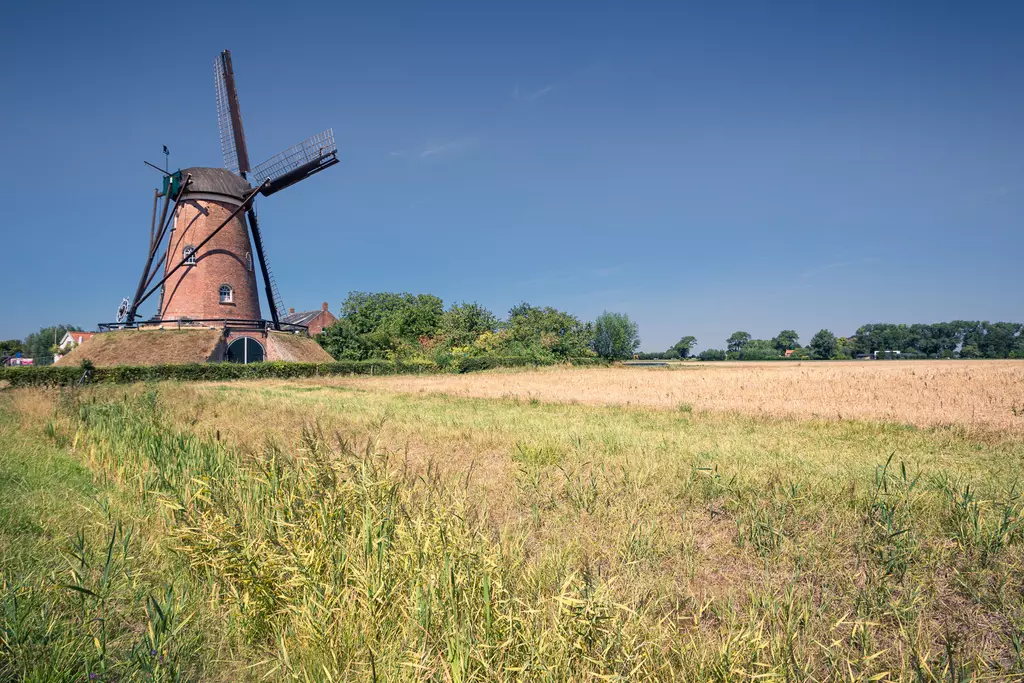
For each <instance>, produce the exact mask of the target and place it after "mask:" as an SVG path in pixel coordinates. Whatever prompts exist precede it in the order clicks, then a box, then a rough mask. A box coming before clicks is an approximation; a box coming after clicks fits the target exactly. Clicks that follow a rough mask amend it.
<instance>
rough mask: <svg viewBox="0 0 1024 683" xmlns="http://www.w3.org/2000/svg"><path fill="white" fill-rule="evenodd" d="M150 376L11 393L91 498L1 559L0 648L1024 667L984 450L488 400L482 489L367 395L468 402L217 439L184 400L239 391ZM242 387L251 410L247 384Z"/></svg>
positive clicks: (823, 673)
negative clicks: (799, 455)
mask: <svg viewBox="0 0 1024 683" xmlns="http://www.w3.org/2000/svg"><path fill="white" fill-rule="evenodd" d="M161 391H162V392H163V393H161V394H158V393H156V392H152V391H147V392H139V391H130V392H127V393H124V394H115V393H114V392H112V391H106V392H99V393H87V394H85V395H84V396H81V397H79V398H75V399H70V400H68V399H63V400H62V402H61V405H60V406H59V407H58V408H57V411H56V413H54V414H53V415H52V416H51V417H49V418H44V419H40V418H38V417H26V416H23V417H22V419H23V420H25V426H26V428H28V429H33V430H36V432H37V433H38V435H39V438H41V439H42V438H45V439H47V440H48V441H49V442H50V443H52V444H54V445H55V446H57V447H59V448H63V449H67V450H69V451H71V452H72V453H73V454H74V457H75V458H76V459H77V460H78V461H79V462H81V463H83V464H84V465H85V466H86V467H87V468H88V470H89V471H90V472H91V473H92V474H93V476H94V478H95V480H96V481H97V483H98V485H100V486H102V487H104V489H103V490H109V492H110V498H109V499H108V500H107V501H106V502H105V503H103V504H102V505H98V506H97V510H96V515H97V517H98V519H97V520H96V523H95V524H93V526H92V527H90V529H91V530H90V531H88V532H85V531H83V532H81V533H79V532H78V531H77V530H75V529H70V528H69V529H62V531H63V532H64V534H65V535H64V536H63V537H61V538H55V540H54V542H55V543H56V544H58V545H59V546H60V548H61V551H62V554H63V563H64V564H63V566H61V567H60V568H59V569H52V568H48V569H47V570H46V571H33V570H32V568H31V566H30V565H23V566H20V567H8V566H6V565H5V568H4V572H5V573H4V577H5V583H4V586H3V605H4V611H3V613H2V615H0V625H2V626H0V628H2V630H0V633H2V634H3V641H2V647H0V667H2V668H0V672H4V674H5V675H7V676H9V677H12V678H26V679H29V678H32V677H33V676H35V678H36V679H38V680H44V679H51V678H61V679H69V680H71V679H74V678H76V677H79V678H80V677H82V676H85V677H88V675H89V674H94V675H95V676H96V677H97V678H100V679H102V680H114V677H117V680H128V679H138V680H185V679H193V680H196V679H203V680H207V679H213V678H221V679H224V680H230V679H237V678H239V677H248V678H252V679H254V680H255V679H267V680H282V679H287V680H300V681H314V680H315V681H320V680H339V681H340V680H437V681H471V680H480V681H483V680H544V681H598V680H718V681H728V680H738V679H754V678H757V679H759V680H760V679H768V680H805V679H817V680H825V679H830V680H840V679H842V680H865V681H867V680H887V679H892V680H896V679H899V680H935V681H938V680H966V679H968V678H970V677H974V676H986V677H990V678H992V677H994V678H1006V679H1009V678H1012V677H1013V676H1016V675H1019V674H1020V673H1021V672H1022V668H1021V666H1022V662H1021V638H1022V633H1024V630H1022V629H1024V600H1022V589H1024V579H1022V575H1021V560H1022V553H1021V541H1022V540H1024V539H1022V538H1021V522H1020V519H1021V497H1020V494H1019V493H1018V487H1016V486H1014V485H1012V484H1011V483H1009V482H1007V483H1006V486H1005V487H1004V488H1002V489H1000V487H999V486H997V485H996V484H997V483H998V482H994V481H992V480H990V479H989V478H986V477H984V476H981V474H980V473H981V471H980V470H977V471H974V472H971V471H970V470H964V471H956V472H954V471H945V470H943V471H939V472H934V471H931V470H928V471H927V472H922V471H919V469H920V468H918V469H915V467H914V466H913V464H908V462H907V461H906V460H904V459H903V458H901V457H899V456H898V455H892V456H890V455H888V454H882V455H877V456H876V455H874V454H866V455H865V456H864V458H865V465H866V466H865V467H858V468H853V469H852V470H850V474H849V476H848V477H847V478H845V479H839V478H838V476H837V475H835V473H834V472H832V473H831V476H835V477H836V479H834V480H827V479H825V480H823V479H821V478H816V477H812V476H809V475H808V473H807V471H806V470H805V469H799V468H793V469H792V470H791V471H790V473H789V476H786V475H785V474H782V475H781V476H780V473H779V470H778V469H777V468H770V469H757V467H761V466H756V467H755V469H757V471H756V472H747V473H746V474H744V473H742V472H741V469H742V468H741V467H738V466H737V465H736V464H735V463H730V462H728V461H727V460H723V459H722V458H712V457H711V456H710V455H708V454H707V453H705V452H703V451H698V452H694V453H692V454H690V455H687V456H686V457H679V458H676V459H672V458H670V457H668V456H667V455H666V456H661V455H659V457H658V458H652V457H649V456H644V455H643V454H641V453H639V452H638V451H637V448H638V446H637V444H640V443H643V442H642V441H639V440H638V439H634V438H633V436H632V434H633V432H632V431H631V430H634V429H637V430H641V431H643V432H646V433H650V432H651V431H652V430H664V431H663V433H662V436H661V438H662V439H663V440H666V443H674V442H670V441H667V440H668V439H669V438H670V433H675V432H671V430H683V431H684V432H685V431H686V430H689V431H690V432H693V431H695V430H711V433H713V434H715V435H717V437H718V438H719V439H721V440H723V442H724V440H727V439H735V438H736V434H737V433H743V432H744V430H746V429H748V428H757V425H756V424H753V423H748V422H738V423H737V422H735V421H733V422H729V421H725V422H717V423H710V424H705V423H700V422H699V419H700V418H699V417H697V416H692V415H688V414H687V415H682V416H681V415H680V414H679V413H678V412H675V411H674V412H672V413H666V414H665V415H664V416H652V415H647V414H645V413H637V412H632V411H628V410H624V411H619V412H617V413H614V414H609V415H610V416H609V415H605V416H604V417H602V419H605V420H611V421H612V422H611V426H613V427H614V429H611V430H609V431H605V430H604V429H597V428H596V427H594V425H591V424H589V423H587V422H585V421H584V422H580V423H575V422H571V421H569V420H567V419H565V415H564V413H563V412H559V411H560V410H562V409H558V408H554V407H550V408H549V407H546V406H544V405H526V404H518V403H511V402H509V403H504V404H497V406H496V405H495V404H488V406H487V409H489V410H495V411H497V414H496V415H495V419H496V420H497V421H498V422H499V423H502V424H505V425H508V426H507V427H505V428H504V429H505V430H506V431H504V432H502V431H501V428H500V427H493V429H494V430H495V431H492V432H491V433H490V436H489V439H488V440H487V441H486V442H485V444H484V446H485V447H486V448H487V449H489V452H492V453H493V449H494V448H495V447H499V446H500V447H501V448H503V449H505V450H504V453H505V456H504V458H506V461H507V463H508V467H509V468H510V470H511V474H510V475H509V477H510V479H509V480H508V482H509V484H510V490H507V491H504V496H505V497H503V498H499V497H498V496H497V491H496V489H484V490H486V491H495V494H494V495H490V494H488V495H481V494H480V488H479V487H480V486H481V485H482V481H481V480H482V479H483V478H485V477H488V476H495V475H493V474H492V473H491V471H489V470H487V469H485V467H486V463H481V464H480V465H476V464H475V463H476V460H474V461H473V462H474V464H473V465H471V466H470V467H467V468H465V469H460V468H455V469H453V468H452V467H450V466H446V464H445V462H444V456H445V455H446V454H445V452H444V451H437V452H434V451H432V452H431V453H430V455H429V456H428V457H426V458H425V459H424V458H418V457H417V456H416V454H415V453H411V452H410V451H409V450H407V449H397V450H392V449H390V448H388V444H389V443H393V441H394V438H393V437H394V434H393V433H392V432H390V431H389V430H390V429H391V426H390V424H389V420H392V421H394V420H406V419H413V417H411V416H412V415H416V416H418V417H416V418H415V419H419V420H422V422H420V423H418V424H419V425H420V427H419V428H420V429H421V430H429V429H431V427H429V424H430V420H431V419H432V418H431V417H430V416H429V413H430V411H436V417H437V419H438V424H442V423H443V427H437V429H443V431H440V432H438V433H439V434H448V433H461V430H463V429H464V427H463V426H462V425H461V423H460V420H464V419H469V418H468V417H467V416H468V415H470V414H471V413H472V411H473V410H476V409H477V408H479V407H480V405H479V404H478V403H473V402H470V401H466V400H449V399H443V398H441V399H438V398H429V399H418V400H415V401H412V402H411V403H410V402H409V401H408V400H406V402H405V403H404V404H403V403H391V404H388V410H387V411H383V412H376V413H375V414H374V415H372V416H367V417H368V419H367V420H366V421H363V422H359V421H357V420H356V417H355V415H354V413H353V414H352V415H350V416H349V417H348V419H349V420H350V421H349V422H348V423H343V425H344V424H347V425H348V426H349V427H350V429H342V428H339V429H337V430H335V429H333V428H332V427H331V426H329V425H330V423H331V420H328V419H323V420H319V421H318V420H317V419H313V417H311V413H310V411H309V410H308V406H307V408H302V409H300V410H298V411H297V414H299V415H302V416H303V417H302V418H301V419H298V422H297V423H296V424H295V427H296V429H295V430H294V431H291V432H287V431H282V432H275V433H274V434H271V433H270V432H268V431H260V430H258V429H256V428H253V432H252V433H251V434H248V435H247V436H246V438H240V437H238V436H237V435H236V436H233V437H232V438H227V437H226V435H224V434H222V433H221V430H220V429H219V428H218V429H207V425H208V424H210V423H209V422H207V421H205V420H204V418H203V417H202V416H201V415H200V413H201V412H202V411H203V410H206V411H211V410H216V411H218V415H220V417H218V418H217V420H218V421H223V420H224V419H226V418H228V419H230V418H231V417H232V416H233V414H232V413H231V410H232V405H233V404H232V401H233V400H234V399H225V398H223V397H222V398H221V400H219V401H217V402H214V403H204V400H205V398H204V397H207V398H208V394H207V393H204V390H199V389H189V390H187V391H188V392H193V393H190V394H188V393H185V394H183V393H180V392H179V393H177V394H175V393H174V392H175V391H177V390H176V389H174V388H173V387H169V388H166V389H162V390H161ZM167 392H171V393H170V395H172V396H173V397H174V403H173V404H172V403H171V402H170V401H169V400H168V398H167V396H168V393H167ZM242 394H243V396H241V397H240V401H241V403H240V405H242V406H246V407H247V409H249V410H256V411H257V412H256V414H257V417H258V416H259V411H258V406H255V407H254V404H253V403H252V401H251V399H252V398H253V396H254V393H247V392H246V391H243V392H242ZM296 395H297V396H298V395H299V394H296ZM185 396H191V398H192V403H191V404H183V403H182V402H181V400H182V399H183V398H184V397H185ZM301 396H304V397H305V396H309V394H308V392H306V393H303V394H301ZM357 398H358V397H357ZM290 400H291V399H286V398H282V397H281V396H276V397H275V399H274V401H275V402H276V403H275V405H279V406H280V405H282V402H284V401H290ZM295 400H296V401H298V400H300V399H295ZM301 400H302V401H306V400H314V399H307V398H302V399H301ZM359 400H362V399H359ZM302 405H306V404H302ZM193 408H194V409H195V411H196V412H194V413H193V412H192V409H193ZM573 410H574V411H581V412H580V413H579V414H580V415H591V414H592V413H593V412H594V411H596V410H602V409H595V408H582V407H577V408H573ZM342 414H345V415H347V413H342ZM573 414H576V413H573ZM190 415H191V417H190ZM314 417H315V416H314ZM371 417H372V419H370V418H371ZM474 419H478V418H474ZM730 419H731V418H730ZM539 423H544V424H549V425H550V427H549V428H550V429H551V430H552V433H548V432H543V433H541V432H540V431H539V430H538V428H537V427H536V425H537V424H539ZM356 425H358V429H355V428H353V427H354V426H356ZM478 426H479V425H478ZM759 428H760V429H767V428H769V427H768V425H764V424H762V425H760V427H759ZM791 428H793V429H798V428H799V427H798V426H792V427H791ZM815 429H817V427H816V428H815ZM556 430H561V431H562V432H563V433H564V434H563V438H561V439H558V438H556V437H555V435H554V431H556ZM656 433H658V432H656ZM289 435H291V436H289ZM816 438H817V439H819V440H820V441H821V442H822V443H823V444H828V443H829V441H828V440H827V439H824V437H823V435H822V434H820V433H819V434H817V436H816ZM914 438H918V439H924V438H925V437H920V436H915V437H914ZM921 443H926V442H925V441H922V442H921ZM927 443H930V442H927ZM421 445H422V444H419V445H417V444H412V445H411V446H410V448H418V447H420V446H421ZM484 446H482V447H484ZM825 448H826V449H827V445H826V446H825ZM963 448H965V449H967V450H970V449H971V448H973V446H972V445H971V444H967V445H965V446H963ZM1010 452H1011V453H1015V454H1016V457H1019V456H1020V452H1021V451H1020V450H1012V449H1011V451H1010ZM481 453H483V451H481ZM659 453H660V451H659ZM495 457H496V456H493V455H492V456H491V458H492V459H494V458H495ZM711 460H714V461H715V462H714V463H713V464H708V463H709V461H711ZM718 461H721V462H718ZM957 462H961V461H959V460H957ZM477 482H481V483H477ZM968 487H969V488H968ZM133 506H134V507H133ZM119 511H122V512H125V513H126V516H127V517H131V519H130V520H129V519H122V516H121V515H119ZM128 511H133V512H131V514H127V512H128ZM588 538H589V539H595V542H594V543H588V542H582V541H583V539H588ZM16 575H17V576H18V577H19V578H18V579H17V580H14V577H15V576H16ZM33 672H35V673H33ZM44 672H49V674H48V675H47V676H43V673H44Z"/></svg>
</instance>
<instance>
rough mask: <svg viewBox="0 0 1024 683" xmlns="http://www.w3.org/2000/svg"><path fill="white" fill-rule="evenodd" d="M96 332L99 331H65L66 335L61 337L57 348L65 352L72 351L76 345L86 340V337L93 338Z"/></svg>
mask: <svg viewBox="0 0 1024 683" xmlns="http://www.w3.org/2000/svg"><path fill="white" fill-rule="evenodd" d="M94 334H98V333H97V332H79V331H74V332H65V333H64V336H63V337H61V340H60V343H59V344H57V348H58V349H60V350H61V351H65V352H67V351H70V350H71V349H73V348H74V347H76V346H78V345H79V344H81V343H82V342H84V341H85V340H86V339H90V338H92V336H93V335H94Z"/></svg>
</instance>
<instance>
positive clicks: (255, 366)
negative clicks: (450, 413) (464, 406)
mask: <svg viewBox="0 0 1024 683" xmlns="http://www.w3.org/2000/svg"><path fill="white" fill-rule="evenodd" d="M570 360H571V362H572V364H573V365H600V364H604V363H603V361H601V359H599V358H573V359H570ZM541 364H551V363H538V362H537V361H536V360H534V359H532V358H525V357H517V356H514V357H497V356H482V357H477V358H462V359H460V360H459V362H458V363H457V364H455V368H456V369H457V370H458V371H459V372H476V371H478V370H489V369H491V368H511V367H524V366H537V365H541ZM442 371H443V368H441V367H440V366H438V364H437V363H434V362H431V361H429V360H424V359H417V360H414V361H388V360H349V361H335V362H333V363H283V362H280V361H277V362H268V363H249V364H248V365H241V364H237V363H193V364H190V365H118V366H115V367H108V368H95V369H94V370H93V371H92V377H91V379H90V382H91V383H93V384H131V383H134V382H156V381H160V380H178V381H182V382H196V381H218V380H233V379H297V378H301V377H323V376H330V375H423V374H433V373H437V372H442ZM82 374H83V370H82V368H80V367H59V366H55V365H48V366H42V367H15V368H2V369H0V383H3V382H6V383H7V384H8V386H11V387H42V386H70V385H72V384H77V383H78V381H79V380H80V379H81V378H82Z"/></svg>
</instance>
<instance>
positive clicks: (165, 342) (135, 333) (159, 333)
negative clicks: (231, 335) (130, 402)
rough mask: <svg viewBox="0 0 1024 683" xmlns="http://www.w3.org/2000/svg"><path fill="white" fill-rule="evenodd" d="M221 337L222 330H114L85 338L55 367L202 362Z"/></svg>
mask: <svg viewBox="0 0 1024 683" xmlns="http://www.w3.org/2000/svg"><path fill="white" fill-rule="evenodd" d="M222 337H223V331H222V330H210V329H199V330H116V331H114V332H104V333H103V334H97V335H95V336H93V337H91V338H90V339H87V340H86V341H85V342H83V343H82V344H81V345H80V346H78V347H76V348H75V349H73V350H72V351H71V353H69V354H67V355H66V356H64V357H63V358H61V359H60V360H59V361H57V365H78V364H80V363H81V362H82V361H83V360H85V359H88V360H91V361H92V362H93V363H94V364H95V365H96V366H97V367H106V366H112V365H162V364H165V363H173V364H183V363H205V362H206V361H207V360H209V359H210V357H211V356H212V355H213V352H214V350H215V349H216V348H217V344H218V343H219V342H220V341H221V338H222Z"/></svg>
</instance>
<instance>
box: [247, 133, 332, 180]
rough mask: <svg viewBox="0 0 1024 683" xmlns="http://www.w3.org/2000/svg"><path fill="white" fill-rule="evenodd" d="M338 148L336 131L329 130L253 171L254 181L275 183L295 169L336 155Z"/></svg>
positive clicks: (271, 158) (274, 157)
mask: <svg viewBox="0 0 1024 683" xmlns="http://www.w3.org/2000/svg"><path fill="white" fill-rule="evenodd" d="M337 151H338V148H337V147H336V146H335V144H334V129H333V128H328V129H327V130H325V131H324V132H322V133H320V134H319V135H314V136H313V137H311V138H309V139H308V140H305V141H304V142H300V143H299V144H297V145H295V146H294V147H289V148H288V149H286V150H285V151H283V152H281V153H280V154H276V155H274V156H272V157H270V158H269V159H267V160H266V161H264V162H263V163H261V164H259V165H257V166H256V167H255V168H253V169H252V173H251V174H250V175H251V176H252V179H253V181H254V182H258V183H261V182H263V181H264V180H266V179H267V178H269V179H270V180H271V181H274V180H276V179H278V178H280V177H281V176H283V175H285V174H286V173H289V172H290V171H294V170H295V169H297V168H299V167H300V166H303V165H305V164H308V163H310V162H313V161H317V160H319V159H325V158H327V157H330V156H331V155H333V154H335V153H336V152H337Z"/></svg>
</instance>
